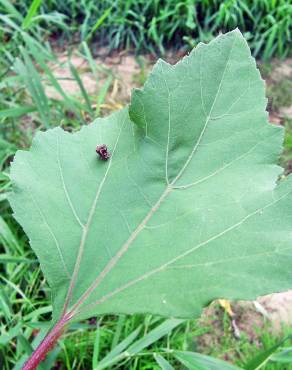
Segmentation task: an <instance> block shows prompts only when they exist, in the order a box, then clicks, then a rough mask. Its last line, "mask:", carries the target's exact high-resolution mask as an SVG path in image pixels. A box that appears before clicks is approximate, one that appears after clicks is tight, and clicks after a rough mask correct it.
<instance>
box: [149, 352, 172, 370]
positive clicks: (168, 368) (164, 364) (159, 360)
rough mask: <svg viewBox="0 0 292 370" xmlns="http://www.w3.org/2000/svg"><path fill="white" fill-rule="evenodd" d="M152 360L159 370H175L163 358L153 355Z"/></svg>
mask: <svg viewBox="0 0 292 370" xmlns="http://www.w3.org/2000/svg"><path fill="white" fill-rule="evenodd" d="M154 358H155V360H156V362H157V363H158V365H159V366H160V368H161V370H175V369H174V367H173V366H172V365H170V363H169V362H168V361H166V359H165V358H164V357H162V356H161V355H159V354H157V353H154Z"/></svg>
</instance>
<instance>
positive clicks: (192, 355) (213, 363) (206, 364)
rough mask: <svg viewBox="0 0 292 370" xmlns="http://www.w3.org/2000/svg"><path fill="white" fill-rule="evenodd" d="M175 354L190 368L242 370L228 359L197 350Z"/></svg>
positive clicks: (195, 369)
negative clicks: (197, 351) (223, 359)
mask: <svg viewBox="0 0 292 370" xmlns="http://www.w3.org/2000/svg"><path fill="white" fill-rule="evenodd" d="M174 356H175V357H176V359H177V360H179V361H180V362H181V363H182V364H183V365H185V366H186V367H187V368H188V369H189V370H242V369H241V368H240V367H237V366H234V365H231V364H229V363H228V362H226V361H222V360H218V359H216V358H214V357H211V356H206V355H202V354H200V353H196V352H180V351H175V352H174Z"/></svg>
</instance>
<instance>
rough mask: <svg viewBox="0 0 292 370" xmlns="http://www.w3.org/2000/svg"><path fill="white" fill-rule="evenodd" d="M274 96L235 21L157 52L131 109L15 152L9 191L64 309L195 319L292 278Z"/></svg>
mask: <svg viewBox="0 0 292 370" xmlns="http://www.w3.org/2000/svg"><path fill="white" fill-rule="evenodd" d="M265 107H266V98H265V95H264V83H263V81H262V79H261V77H260V74H259V71H258V70H257V68H256V65H255V61H254V59H253V58H252V57H251V55H250V50H249V48H248V46H247V43H246V41H245V40H244V38H243V37H242V35H241V34H240V32H239V31H238V30H236V31H233V32H230V33H227V34H226V35H221V36H219V37H218V38H216V39H215V40H214V41H212V42H211V43H209V44H208V45H205V44H199V45H198V47H197V48H196V49H195V50H193V52H192V53H191V54H190V55H189V56H188V57H186V58H184V59H183V60H182V61H181V62H179V63H178V64H176V65H174V66H172V65H169V64H167V63H165V62H163V61H161V60H160V61H158V63H157V64H156V65H155V67H154V69H153V71H152V73H151V75H150V76H149V79H148V81H147V82H146V84H145V87H144V89H143V90H136V91H134V93H133V96H132V101H131V104H130V107H129V109H128V108H126V109H124V110H122V111H119V112H117V113H115V114H113V115H111V116H109V117H107V118H103V119H97V120H96V121H95V122H94V123H93V124H91V125H88V126H85V127H83V128H82V129H81V130H80V131H79V132H77V133H74V134H70V133H68V132H64V131H63V130H62V129H61V128H57V129H52V130H48V131H47V132H45V133H42V132H39V133H38V134H37V135H36V137H35V139H34V141H33V144H32V147H31V149H30V150H29V151H27V152H25V151H19V152H17V154H16V156H15V159H14V162H13V164H12V168H11V180H12V182H13V189H14V190H13V194H12V195H11V198H10V202H11V206H12V208H13V210H14V214H15V217H16V219H17V220H18V221H19V223H20V224H21V225H22V226H23V228H24V230H25V232H26V233H27V235H28V237H29V239H30V243H31V246H32V248H33V249H34V251H35V253H36V254H37V256H38V258H39V260H40V263H41V267H42V269H43V272H44V274H45V276H46V278H47V281H48V282H49V284H50V286H51V289H52V296H53V318H54V320H58V319H60V317H64V315H65V314H66V315H65V316H66V318H69V319H70V320H71V319H74V320H77V319H81V318H87V317H90V316H93V315H101V314H104V313H127V314H130V313H139V312H140V313H145V312H151V313H155V314H160V315H163V316H175V317H195V316H198V315H200V313H201V310H202V308H203V307H204V306H205V305H206V304H208V303H209V302H210V301H212V300H214V299H215V298H227V299H254V298H255V297H257V296H258V295H262V294H266V293H270V292H275V291H281V290H286V289H288V288H290V287H291V258H290V257H291V245H292V243H291V242H292V240H291V239H292V233H291V229H292V226H291V225H292V212H291V200H292V199H291V198H292V196H291V191H292V184H291V181H292V180H291V178H290V177H288V178H287V179H286V180H283V181H281V182H280V183H279V184H277V183H276V182H277V179H278V177H279V175H280V174H281V173H282V169H281V168H280V167H278V166H277V165H276V163H277V159H278V156H279V153H280V152H281V150H282V140H283V130H282V128H280V127H275V126H272V125H269V124H268V122H267V112H266V111H265ZM100 144H106V145H107V146H108V149H109V151H110V153H111V157H110V159H109V160H107V161H103V160H101V159H100V158H99V157H98V155H97V154H96V152H95V149H96V146H97V145H100Z"/></svg>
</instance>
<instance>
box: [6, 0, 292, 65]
mask: <svg viewBox="0 0 292 370" xmlns="http://www.w3.org/2000/svg"><path fill="white" fill-rule="evenodd" d="M14 3H15V4H14V5H15V6H16V8H17V9H18V10H19V11H20V13H22V14H26V12H27V10H28V8H29V5H30V3H31V1H30V0H21V1H17V2H16V1H15V2H14ZM0 4H1V5H0V12H1V13H2V12H3V11H5V9H6V5H7V4H6V1H1V2H0ZM5 4H6V5H5ZM1 8H2V9H1ZM40 10H41V13H42V14H45V15H48V14H49V13H52V15H54V16H56V14H57V13H59V16H60V14H61V15H63V16H64V18H63V20H64V24H60V23H55V24H51V25H50V28H49V29H48V31H46V32H47V33H49V34H51V35H53V34H54V35H55V36H56V33H57V34H58V37H60V36H62V37H63V38H68V37H69V36H70V35H71V33H72V32H73V33H74V32H77V33H78V34H79V36H80V38H81V39H82V40H86V39H88V38H89V37H90V38H91V37H92V34H91V31H92V28H94V26H96V31H95V32H94V36H95V40H98V42H99V43H102V44H105V45H109V47H110V48H111V49H115V48H135V51H136V52H141V51H150V52H156V53H157V52H158V53H160V54H164V53H165V51H166V50H167V49H168V48H169V47H170V46H173V45H175V46H176V47H181V46H188V47H190V46H194V45H195V44H197V43H198V42H199V41H209V40H211V39H212V38H213V36H216V35H217V34H218V33H219V32H223V33H225V32H227V31H230V30H232V29H234V28H235V27H239V29H240V30H241V32H243V33H244V36H245V37H246V39H247V40H248V42H249V46H250V48H251V49H252V52H253V55H254V56H255V57H259V56H261V57H262V58H263V59H265V60H267V59H269V58H270V57H272V56H280V57H284V56H286V55H288V54H289V53H291V48H292V1H291V0H257V1H253V0H226V1H220V0H180V1H177V0H115V1H112V0H103V1H95V0H81V1H75V0H63V1H57V0H49V1H43V2H42V4H41V7H40ZM43 21H44V22H45V19H43ZM101 24H102V27H99V26H100V25H101Z"/></svg>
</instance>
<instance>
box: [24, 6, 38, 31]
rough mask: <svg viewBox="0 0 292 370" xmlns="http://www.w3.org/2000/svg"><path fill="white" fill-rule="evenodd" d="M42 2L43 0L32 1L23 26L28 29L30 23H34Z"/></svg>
mask: <svg viewBox="0 0 292 370" xmlns="http://www.w3.org/2000/svg"><path fill="white" fill-rule="evenodd" d="M41 3H42V0H33V2H32V3H31V5H30V7H29V9H28V12H27V14H26V16H25V18H24V20H23V22H22V25H21V27H22V28H23V29H24V30H26V29H27V28H29V27H30V25H31V24H32V21H33V17H34V16H35V15H36V13H37V11H38V9H39V7H40V5H41Z"/></svg>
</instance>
